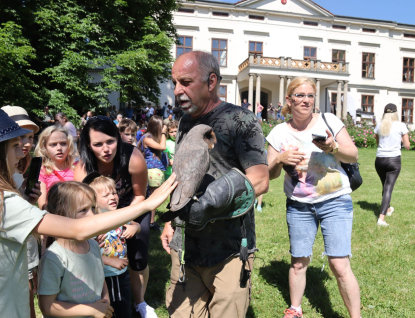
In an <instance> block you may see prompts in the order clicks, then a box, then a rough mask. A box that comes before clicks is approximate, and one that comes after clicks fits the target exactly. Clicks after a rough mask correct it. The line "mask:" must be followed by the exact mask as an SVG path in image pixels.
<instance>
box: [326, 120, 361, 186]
mask: <svg viewBox="0 0 415 318" xmlns="http://www.w3.org/2000/svg"><path fill="white" fill-rule="evenodd" d="M321 116H322V117H323V120H324V122H325V123H326V125H327V127H328V128H329V130H330V132H331V134H332V135H333V138H334V133H333V130H332V129H331V127H330V125H329V124H328V122H327V120H326V117H325V116H324V113H321ZM340 163H341V166H342V168H343V170H344V172H346V174H347V177H348V178H349V183H350V188H351V189H352V191H355V190H357V189H358V188H359V187H360V186H361V185H362V183H363V179H362V176H361V175H360V171H359V163H358V162H356V163H344V162H341V161H340Z"/></svg>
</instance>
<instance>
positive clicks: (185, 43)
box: [176, 36, 193, 58]
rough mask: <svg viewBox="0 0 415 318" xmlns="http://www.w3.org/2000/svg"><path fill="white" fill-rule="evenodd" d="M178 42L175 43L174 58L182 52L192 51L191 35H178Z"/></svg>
mask: <svg viewBox="0 0 415 318" xmlns="http://www.w3.org/2000/svg"><path fill="white" fill-rule="evenodd" d="M178 41H179V44H177V45H176V58H178V57H179V56H180V55H182V54H183V53H187V52H191V51H193V37H191V36H179V37H178Z"/></svg>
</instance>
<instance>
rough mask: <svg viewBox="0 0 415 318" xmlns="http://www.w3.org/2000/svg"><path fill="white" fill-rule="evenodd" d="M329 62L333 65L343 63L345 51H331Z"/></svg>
mask: <svg viewBox="0 0 415 318" xmlns="http://www.w3.org/2000/svg"><path fill="white" fill-rule="evenodd" d="M331 60H332V62H333V63H340V62H342V63H345V62H346V51H344V50H333V51H332V52H331Z"/></svg>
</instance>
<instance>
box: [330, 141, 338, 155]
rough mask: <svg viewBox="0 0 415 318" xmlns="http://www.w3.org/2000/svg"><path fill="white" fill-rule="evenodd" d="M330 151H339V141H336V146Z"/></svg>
mask: <svg viewBox="0 0 415 318" xmlns="http://www.w3.org/2000/svg"><path fill="white" fill-rule="evenodd" d="M330 152H331V153H337V152H339V144H338V143H337V141H335V142H334V148H333V149H332V150H331V151H330Z"/></svg>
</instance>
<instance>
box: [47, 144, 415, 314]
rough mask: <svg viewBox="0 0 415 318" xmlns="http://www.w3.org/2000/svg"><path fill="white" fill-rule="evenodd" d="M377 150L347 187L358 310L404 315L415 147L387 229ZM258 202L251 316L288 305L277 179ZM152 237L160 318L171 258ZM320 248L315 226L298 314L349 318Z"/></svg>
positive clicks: (413, 238)
mask: <svg viewBox="0 0 415 318" xmlns="http://www.w3.org/2000/svg"><path fill="white" fill-rule="evenodd" d="M375 154H376V149H360V150H359V156H360V159H359V162H360V164H361V165H360V170H361V173H362V176H363V180H364V183H363V185H362V186H361V188H360V189H358V190H357V191H356V192H354V193H353V194H352V198H353V203H354V229H353V241H352V253H353V257H352V260H351V262H352V268H353V271H354V273H355V275H356V277H357V280H358V282H359V284H360V290H361V299H362V317H377V318H378V317H410V316H412V315H413V313H414V312H415V302H414V301H413V300H414V295H415V266H414V264H413V261H414V258H415V222H414V217H413V213H414V212H415V209H414V205H415V203H414V197H415V181H414V178H413V175H414V173H413V172H414V171H415V169H414V168H415V167H414V166H415V152H414V151H403V153H402V171H401V175H400V176H399V178H398V181H397V184H396V186H395V190H394V192H393V197H392V206H394V207H395V212H394V214H393V215H392V216H391V217H387V219H386V221H387V222H388V223H389V224H390V226H389V227H388V228H379V227H378V226H377V225H376V221H377V217H378V214H379V209H380V202H381V184H380V181H379V178H378V176H377V174H376V171H375V168H374V161H375ZM263 206H264V208H263V212H262V213H257V214H256V221H257V227H256V229H257V245H258V248H259V252H258V253H257V254H256V257H257V258H256V260H255V269H254V272H253V290H252V302H251V305H250V308H249V311H248V315H247V317H250V318H254V317H258V318H268V317H269V318H271V317H282V312H283V310H284V309H285V308H286V307H287V306H289V305H290V300H289V292H288V269H289V264H290V254H289V252H288V250H289V241H288V233H287V226H286V222H285V195H284V194H283V190H282V178H279V179H277V180H273V181H272V182H271V183H270V190H269V192H268V193H267V194H266V195H264V200H263ZM160 211H162V209H160ZM163 211H164V210H163ZM158 237H159V233H156V232H152V233H151V246H150V271H151V274H150V281H149V286H148V291H147V295H146V300H147V302H148V303H149V304H150V305H152V306H153V307H155V308H156V312H157V314H158V315H159V317H168V314H167V311H166V307H165V304H164V295H165V289H166V287H167V286H168V281H169V273H170V272H169V270H170V258H169V255H167V254H166V253H165V252H164V250H163V249H162V248H161V244H160V240H159V238H158ZM322 252H323V241H322V238H321V234H320V233H319V234H318V236H317V239H316V243H315V246H314V257H313V260H312V262H311V264H310V267H309V269H308V273H307V287H306V291H305V296H304V299H303V303H302V306H303V311H304V317H305V318H311V317H328V318H340V317H348V313H347V310H346V308H345V307H344V305H343V301H342V299H341V297H340V295H339V292H338V289H337V284H336V280H335V278H334V277H333V275H332V273H331V272H330V270H329V268H328V264H327V262H326V264H325V265H326V266H325V267H324V270H323V271H322V267H323V263H324V260H323V259H322V258H321V257H320V255H321V254H322ZM39 317H41V316H39Z"/></svg>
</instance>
